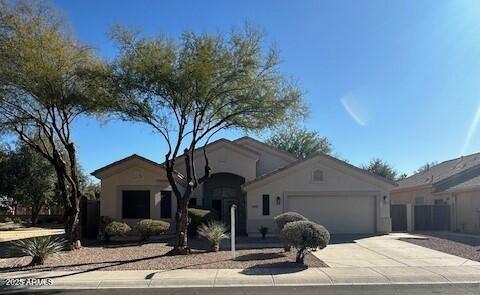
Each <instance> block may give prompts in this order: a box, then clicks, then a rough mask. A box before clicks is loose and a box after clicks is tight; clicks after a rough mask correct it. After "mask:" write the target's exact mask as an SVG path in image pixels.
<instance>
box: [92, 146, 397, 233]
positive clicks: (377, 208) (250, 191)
mask: <svg viewBox="0 0 480 295" xmlns="http://www.w3.org/2000/svg"><path fill="white" fill-rule="evenodd" d="M206 148H207V152H208V157H209V164H210V166H211V167H212V175H211V177H210V178H209V179H208V180H207V181H206V182H205V183H203V184H202V185H201V186H200V187H199V188H198V189H197V190H196V191H195V192H194V195H193V198H192V199H191V202H190V206H197V207H202V208H208V209H214V210H216V211H217V212H219V214H220V216H221V219H222V220H223V221H225V222H227V223H228V221H229V219H230V216H229V214H230V212H229V208H230V207H231V205H233V204H236V205H237V207H238V215H237V227H238V228H237V231H239V232H240V233H244V234H248V235H250V236H255V235H259V232H258V229H259V228H260V227H261V226H266V227H268V228H269V229H270V233H274V232H275V227H274V224H273V218H274V217H275V216H277V215H278V214H280V213H282V212H287V211H296V212H298V213H300V214H302V215H304V216H306V217H307V218H309V219H310V220H312V221H315V222H317V223H319V224H322V225H324V226H325V227H326V228H327V229H328V230H329V231H330V232H331V233H334V234H336V233H366V234H375V233H387V232H390V230H391V220H390V198H389V191H390V190H391V189H392V188H394V186H395V184H394V183H392V182H389V181H387V180H386V179H384V178H382V177H378V176H376V175H373V174H371V173H369V172H367V171H365V170H362V169H359V168H357V167H355V166H352V165H350V164H348V163H346V162H344V161H341V160H338V159H336V158H334V157H331V156H327V155H317V156H313V157H310V158H307V159H303V160H300V159H297V158H296V157H295V156H293V155H291V154H289V153H285V152H282V151H279V150H277V149H275V148H273V147H271V146H269V145H267V144H265V143H263V142H260V141H258V140H255V139H253V138H250V137H242V138H240V139H237V140H233V141H230V140H227V139H220V140H217V141H215V142H212V143H210V144H208V145H207V147H206ZM195 153H198V155H196V156H195V157H194V158H195V161H196V162H195V164H196V167H199V171H203V167H204V158H203V154H202V151H201V150H200V149H198V150H196V151H195ZM176 170H177V172H178V175H177V178H178V182H179V184H180V185H184V184H183V183H182V176H181V175H182V174H183V173H184V170H185V168H184V162H183V159H178V160H177V167H176ZM92 175H94V176H95V177H97V178H99V179H100V180H101V198H100V212H101V213H100V214H101V215H102V216H110V217H112V218H114V219H117V220H123V221H125V222H127V223H133V222H136V221H137V220H139V219H143V218H153V219H163V220H167V221H169V222H172V223H174V217H175V210H176V201H175V200H174V196H173V195H172V192H171V189H170V187H169V183H168V181H167V178H166V173H165V169H164V167H163V166H162V165H161V164H159V163H156V162H153V161H151V160H148V159H146V158H143V157H141V156H138V155H132V156H130V157H127V158H125V159H122V160H119V161H117V162H114V163H112V164H109V165H107V166H105V167H102V168H100V169H98V170H96V171H94V172H93V173H92ZM199 176H201V175H199Z"/></svg>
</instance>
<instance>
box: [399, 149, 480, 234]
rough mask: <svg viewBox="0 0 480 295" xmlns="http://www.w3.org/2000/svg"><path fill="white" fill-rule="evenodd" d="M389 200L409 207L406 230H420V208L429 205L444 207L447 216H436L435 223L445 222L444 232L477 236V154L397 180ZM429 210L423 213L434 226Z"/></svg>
mask: <svg viewBox="0 0 480 295" xmlns="http://www.w3.org/2000/svg"><path fill="white" fill-rule="evenodd" d="M390 197H391V199H392V205H394V206H395V205H407V206H408V211H409V213H408V218H407V222H408V223H409V227H410V228H409V230H421V228H419V227H420V226H424V225H425V224H424V223H423V222H419V221H420V218H421V219H422V220H424V219H425V218H424V217H425V216H423V215H424V214H425V210H423V209H424V207H427V206H430V207H431V208H432V209H435V207H439V208H440V209H441V208H442V207H444V208H445V210H446V212H445V213H446V214H443V215H442V216H439V218H438V219H440V220H438V221H439V223H440V224H441V223H444V222H446V223H447V224H446V225H447V226H448V228H445V229H446V230H452V231H461V232H470V233H479V232H480V153H477V154H472V155H468V156H463V157H460V158H456V159H452V160H448V161H445V162H442V163H440V164H437V165H434V166H431V167H428V166H427V169H425V170H424V171H422V172H420V173H416V174H414V175H412V176H410V177H408V178H406V179H404V180H401V181H399V182H398V187H396V188H394V189H393V190H392V191H391V192H390ZM417 209H422V210H417ZM430 211H431V212H430ZM430 211H426V213H427V215H428V216H426V217H427V219H432V220H433V221H434V223H435V218H436V216H435V212H434V210H430ZM419 214H422V216H419ZM400 217H402V216H400ZM427 221H428V220H427ZM394 222H395V221H394ZM434 225H435V224H434Z"/></svg>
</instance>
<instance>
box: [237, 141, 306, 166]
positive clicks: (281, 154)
mask: <svg viewBox="0 0 480 295" xmlns="http://www.w3.org/2000/svg"><path fill="white" fill-rule="evenodd" d="M233 142H234V143H236V144H237V145H240V146H243V144H251V145H253V146H255V147H257V148H259V149H261V150H263V151H265V152H267V153H270V154H273V155H275V156H277V157H280V158H282V159H284V160H287V161H289V162H293V161H297V160H298V158H297V157H296V156H295V155H293V154H291V153H287V152H285V151H282V150H279V149H277V148H275V147H272V146H270V145H268V144H266V143H264V142H261V141H259V140H256V139H254V138H252V137H249V136H244V137H241V138H239V139H236V140H234V141H233Z"/></svg>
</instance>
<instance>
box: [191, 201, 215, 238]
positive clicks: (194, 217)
mask: <svg viewBox="0 0 480 295" xmlns="http://www.w3.org/2000/svg"><path fill="white" fill-rule="evenodd" d="M188 218H189V219H190V223H189V225H188V227H189V228H188V234H189V235H190V236H194V235H196V234H197V232H198V227H199V226H200V225H201V224H207V223H208V222H210V221H213V220H217V219H218V214H217V213H216V212H215V211H211V210H207V209H199V208H188Z"/></svg>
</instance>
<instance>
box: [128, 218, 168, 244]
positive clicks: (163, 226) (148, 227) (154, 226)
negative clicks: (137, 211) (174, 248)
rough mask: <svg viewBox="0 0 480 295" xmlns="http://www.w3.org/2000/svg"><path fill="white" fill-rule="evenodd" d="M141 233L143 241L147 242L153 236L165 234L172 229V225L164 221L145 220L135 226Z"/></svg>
mask: <svg viewBox="0 0 480 295" xmlns="http://www.w3.org/2000/svg"><path fill="white" fill-rule="evenodd" d="M135 228H136V230H137V231H138V232H139V233H140V237H141V239H142V241H147V240H148V239H150V237H151V236H156V235H160V234H163V233H165V232H167V231H168V229H169V228H170V223H168V222H166V221H162V220H153V219H143V220H140V221H139V222H138V223H137V225H136V226H135Z"/></svg>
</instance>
